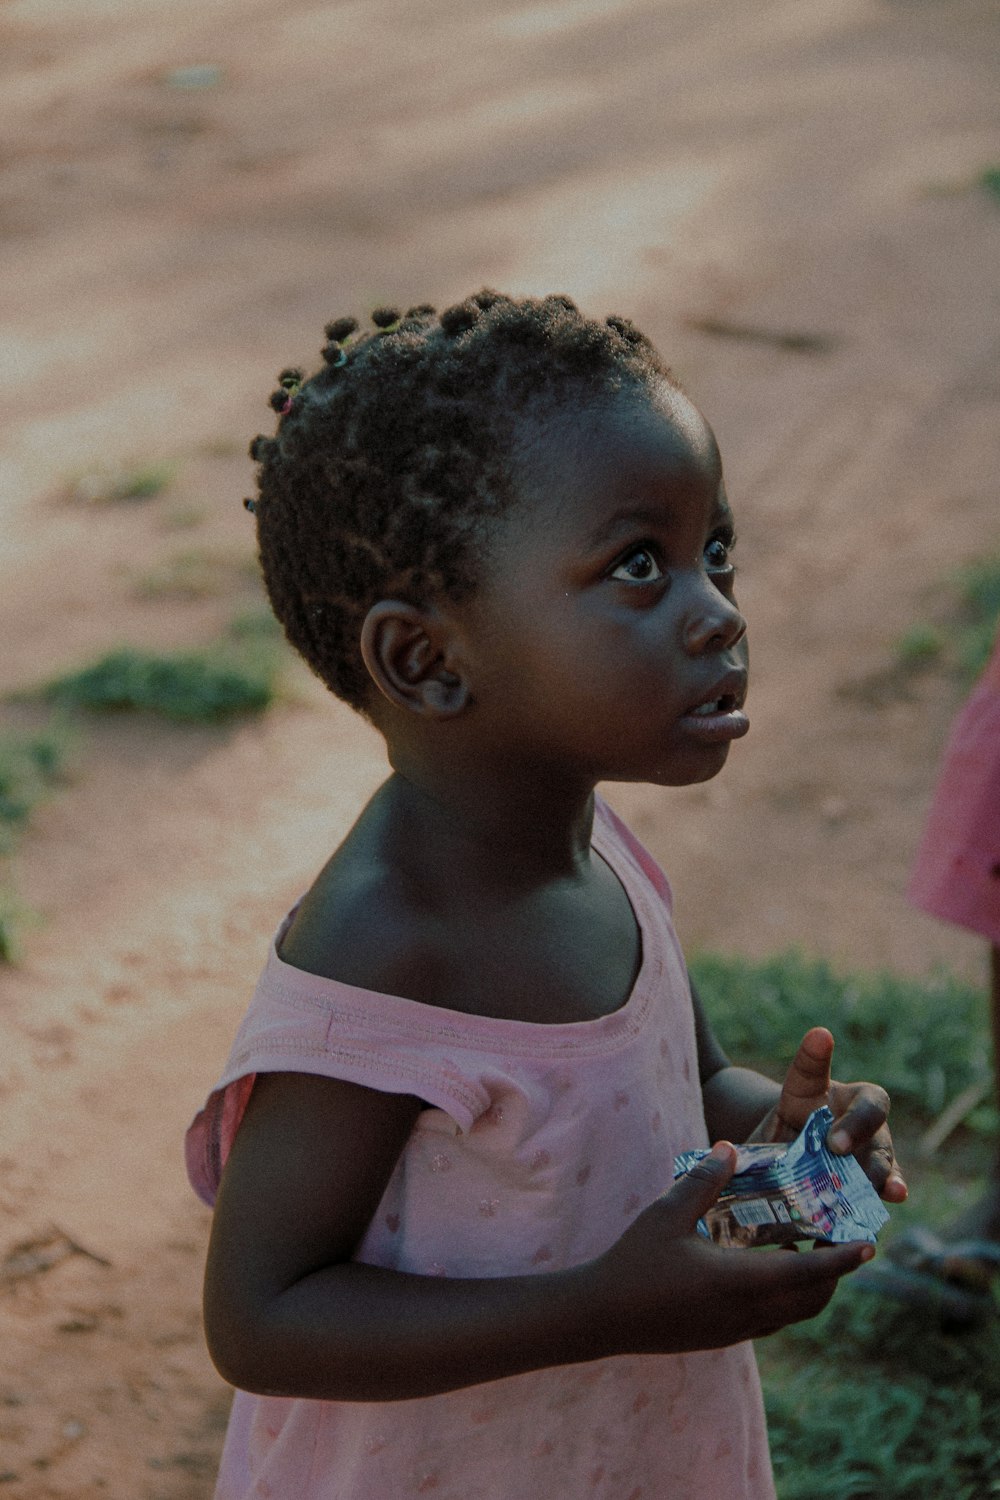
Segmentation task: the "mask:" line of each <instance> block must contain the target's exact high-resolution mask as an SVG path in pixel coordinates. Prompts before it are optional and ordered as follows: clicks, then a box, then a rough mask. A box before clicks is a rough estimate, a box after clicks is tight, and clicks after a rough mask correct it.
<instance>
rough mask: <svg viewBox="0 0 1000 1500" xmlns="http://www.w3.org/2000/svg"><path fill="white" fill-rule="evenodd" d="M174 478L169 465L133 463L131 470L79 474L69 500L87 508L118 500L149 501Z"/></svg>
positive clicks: (172, 470)
mask: <svg viewBox="0 0 1000 1500" xmlns="http://www.w3.org/2000/svg"><path fill="white" fill-rule="evenodd" d="M173 477H174V465H173V464H170V463H146V464H137V465H136V466H135V468H131V469H112V470H103V469H102V470H96V471H95V472H93V473H90V474H81V475H80V477H79V478H78V479H77V480H76V482H75V483H74V484H73V486H72V497H73V499H75V500H83V501H85V502H87V503H88V504H91V505H109V504H114V503H115V502H116V501H121V500H151V499H152V498H153V497H154V496H155V495H159V494H162V492H163V491H164V490H165V489H166V488H167V487H168V485H169V484H170V483H171V481H172V479H173Z"/></svg>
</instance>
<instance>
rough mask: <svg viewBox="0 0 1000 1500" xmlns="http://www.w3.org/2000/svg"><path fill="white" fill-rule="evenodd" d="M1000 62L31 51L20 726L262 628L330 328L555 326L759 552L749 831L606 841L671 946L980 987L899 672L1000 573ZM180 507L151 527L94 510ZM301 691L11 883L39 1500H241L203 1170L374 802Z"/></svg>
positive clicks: (120, 758) (735, 28) (240, 2)
mask: <svg viewBox="0 0 1000 1500" xmlns="http://www.w3.org/2000/svg"><path fill="white" fill-rule="evenodd" d="M997 55H998V50H997V28H996V12H995V8H994V6H993V5H992V3H991V0H837V3H833V0H745V3H743V4H741V5H739V6H733V5H731V4H729V3H726V0H566V3H563V4H555V3H550V4H527V3H522V4H515V3H513V0H511V3H501V4H499V5H493V6H490V7H486V6H482V5H470V4H468V3H460V0H368V3H365V4H362V3H360V0H351V3H343V4H337V5H326V6H324V5H317V4H312V3H309V0H285V3H284V4H282V5H277V6H275V5H271V4H264V3H262V0H220V3H217V4H215V5H212V6H210V7H207V8H206V7H205V6H204V5H201V4H196V3H194V0H144V3H143V4H141V5H131V6H128V7H124V6H122V5H120V4H116V3H114V0H73V3H72V4H70V3H68V0H9V3H7V4H6V5H5V6H4V8H3V10H2V11H0V76H2V86H3V98H4V102H5V106H6V108H5V110H4V119H3V121H2V123H0V153H2V159H3V163H4V167H5V172H4V183H3V187H2V191H0V238H2V241H3V248H4V277H3V282H2V286H0V298H2V299H3V303H4V313H5V322H6V340H5V344H6V356H5V361H4V364H3V367H2V369H0V403H2V408H3V422H4V427H3V430H4V446H3V453H2V455H0V481H2V501H0V504H2V507H3V509H2V515H3V551H2V554H0V590H2V598H3V601H4V641H5V650H4V652H3V654H2V657H0V689H2V690H8V689H14V688H21V687H24V686H26V685H28V684H31V683H33V682H36V681H38V680H40V679H42V678H44V677H46V676H48V675H51V674H53V673H55V672H58V671H61V670H63V669H65V668H67V667H69V666H72V665H75V664H78V663H82V662H84V661H87V660H89V659H92V658H93V657H94V656H95V655H96V654H97V653H98V652H101V651H103V650H105V649H107V648H109V647H111V646H113V645H117V644H120V643H122V642H126V641H127V642H130V643H134V644H140V645H147V646H153V645H156V646H164V645H179V644H193V643H196V642H200V641H203V640H206V639H208V638H209V637H210V636H211V635H212V633H213V632H214V631H216V630H217V629H218V628H219V627H220V626H221V625H222V624H224V623H225V622H226V621H227V620H228V619H230V618H231V617H232V615H233V613H234V612H235V611H236V609H238V608H240V607H243V606H245V605H246V603H247V602H248V601H251V602H252V601H253V600H255V599H256V598H257V597H258V596H257V591H256V585H255V584H254V583H253V581H252V579H251V578H250V576H249V574H248V571H247V566H246V564H247V562H248V560H249V559H250V557H251V552H252V544H251V537H250V526H249V523H248V521H247V518H246V516H245V515H244V512H243V510H242V507H241V505H240V500H241V497H242V495H243V494H244V492H245V490H246V487H247V484H248V481H249V465H248V461H247V460H246V459H245V458H244V457H243V453H244V451H245V445H246V441H247V439H248V437H249V436H250V435H251V434H252V433H253V432H254V431H256V430H257V428H258V426H260V425H263V426H265V427H266V426H267V425H268V422H269V420H270V414H269V413H268V412H267V409H266V407H265V401H266V397H267V395H268V393H269V391H270V389H271V379H272V376H273V374H274V371H276V370H277V369H278V368H280V366H281V365H283V364H285V363H287V362H289V361H292V360H304V361H309V360H310V359H311V358H312V357H313V355H312V353H311V351H315V350H317V349H318V346H319V343H320V341H321V328H322V324H323V322H324V321H325V320H326V319H328V318H330V317H332V316H335V315H339V314H342V313H346V312H348V311H363V310H364V309H365V308H366V307H370V306H371V305H373V304H374V303H375V302H376V301H379V300H390V299H391V300H393V301H396V300H398V301H401V302H403V303H404V304H405V303H407V302H408V301H423V300H426V299H431V300H437V301H438V302H439V303H441V302H445V301H447V300H454V299H456V298H458V297H460V296H462V295H464V294H465V293H467V292H468V291H469V290H472V289H473V288H475V287H477V286H479V285H482V284H483V283H489V284H494V285H499V286H503V287H505V288H509V289H512V290H523V291H531V292H541V291H546V290H553V289H561V290H566V291H569V292H570V293H572V294H573V295H575V296H576V297H577V299H578V300H579V301H580V302H581V303H582V304H583V305H584V306H585V307H586V308H587V309H588V310H589V311H593V312H595V313H603V312H608V311H613V310H614V311H622V312H625V313H627V314H629V315H630V316H632V317H634V318H635V319H636V321H637V322H639V323H640V325H641V326H642V327H644V328H645V329H646V330H647V331H648V332H649V333H650V334H651V335H652V336H653V337H654V338H655V339H656V341H657V342H658V343H659V345H660V347H661V348H662V349H664V350H665V351H669V355H670V358H671V360H672V362H673V364H674V367H675V369H676V370H677V372H678V373H679V374H680V376H681V377H682V379H683V380H684V381H685V383H686V384H687V385H688V386H689V388H690V389H691V391H692V393H693V394H694V395H695V396H696V398H697V399H698V400H699V402H700V403H701V405H702V406H703V408H704V409H705V411H706V412H707V413H708V415H709V417H710V419H711V420H712V421H713V423H714V425H715V427H716V430H717V432H718V435H719V439H720V442H721V445H722V449H723V454H724V456H725V458H726V462H727V468H728V478H729V489H730V495H731V497H732V499H733V501H734V505H735V507H736V510H737V514H738V517H739V519H740V523H741V543H740V556H741V560H742V565H743V580H742V593H741V601H742V602H743V604H744V606H745V608H746V610H747V612H748V614H749V616H750V620H751V628H752V637H753V643H754V644H753V651H754V679H755V682H754V691H753V696H752V705H751V706H752V714H753V730H752V733H751V735H750V737H749V738H748V740H747V741H746V742H745V743H743V744H741V745H739V746H738V747H736V749H735V751H734V753H733V755H732V757H731V764H730V766H729V767H728V768H727V770H726V771H725V773H724V774H723V776H722V777H721V778H720V779H719V780H718V781H717V782H713V783H710V784H708V785H706V786H703V787H698V788H692V789H689V790H685V791H681V792H676V793H665V792H662V791H656V790H653V789H650V788H645V787H636V788H615V789H613V791H612V797H613V800H614V801H615V802H616V803H617V805H619V806H620V807H621V808H622V809H624V810H625V811H626V813H627V814H628V815H629V816H630V817H631V819H632V821H633V823H634V825H635V826H636V828H637V830H638V832H639V833H640V835H641V836H642V837H643V838H645V839H646V840H647V842H648V843H649V844H650V845H651V846H652V847H653V849H654V850H655V852H656V853H657V854H658V855H659V856H660V857H661V858H662V860H663V861H664V863H665V864H666V866H667V868H668V870H669V871H670V874H671V876H672V878H673V880H674V883H675V886H676V888H677V890H678V912H679V922H680V926H681V929H682V935H683V936H684V938H685V939H686V940H687V941H688V943H689V944H692V945H715V946H719V947H724V948H728V949H735V950H739V951H743V952H746V953H749V954H761V953H765V952H770V951H773V950H775V949H780V948H784V947H786V946H788V945H790V944H800V945H802V946H804V947H806V948H807V949H810V950H813V951H817V952H821V953H825V954H828V955H830V956H831V957H833V958H834V959H836V960H838V961H842V962H850V963H852V964H859V965H882V964H889V965H892V966H893V967H895V968H898V969H901V970H905V971H908V972H923V971H926V970H927V969H929V968H930V967H932V966H933V965H934V964H936V963H941V962H943V963H946V964H949V965H951V966H953V967H955V968H957V969H959V970H960V971H962V972H963V973H966V974H968V975H971V976H973V977H978V976H980V975H981V973H982V956H981V954H980V952H979V946H978V945H977V944H976V943H975V942H974V941H973V940H972V939H970V938H967V937H965V936H963V935H962V934H960V933H957V932H952V931H949V930H947V929H945V928H943V927H939V926H938V925H936V924H935V923H933V922H931V921H928V920H925V919H923V918H921V917H919V916H918V915H916V914H915V913H913V912H912V911H910V910H909V909H908V908H907V906H906V905H905V902H904V900H903V896H902V890H903V887H904V884H905V879H906V873H907V869H908V865H909V862H910V860H911V858H912V855H913V851H914V847H915V843H916V840H917V837H918V833H919V829H920V826H921V820H922V817H923V814H924V811H925V808H926V803H927V798H928V795H929V790H930V787H931V784H932V779H933V773H934V766H935V763H936V760H937V757H938V755H939V753H940V749H941V746H942V743H943V739H944V735H945V733H946V729H947V724H948V721H949V718H950V716H951V714H952V712H953V711H954V708H955V706H956V704H957V702H958V700H959V695H960V689H959V687H958V686H957V685H956V683H955V682H954V681H953V680H951V679H950V678H948V677H947V676H945V675H944V674H941V673H930V674H926V675H923V676H921V677H919V678H916V679H913V680H912V681H910V682H908V683H902V682H901V681H900V680H899V679H898V678H896V677H894V676H893V674H892V673H891V672H888V671H887V667H888V665H889V663H890V662H891V660H892V648H893V642H894V641H895V640H896V639H897V638H898V637H899V635H900V634H901V633H902V632H903V631H904V630H905V629H906V628H907V627H908V626H909V625H911V624H912V623H913V622H914V621H917V620H922V619H929V618H933V617H934V616H935V615H936V614H938V613H940V612H941V611H942V610H944V609H946V607H947V597H948V595H947V588H946V585H947V581H948V579H949V578H950V577H951V575H952V574H953V572H954V570H955V568H956V567H958V566H959V565H961V564H963V563H965V562H967V561H968V560H970V559H972V558H975V557H976V556H978V555H980V554H981V553H982V552H983V551H984V550H986V549H987V548H988V547H989V546H990V545H991V544H992V545H993V546H995V538H996V499H995V491H994V476H995V473H996V467H997V465H996V451H995V433H996V413H995V401H996V397H997V394H998V377H997V371H998V369H1000V361H998V353H1000V349H998V337H997V332H996V330H997V327H998V323H997V318H996V313H997V302H998V291H997V284H996V278H995V274H994V268H995V266H996V262H997V250H998V237H1000V233H998V232H1000V208H998V205H997V204H996V202H995V201H994V200H991V199H990V197H989V196H988V195H987V194H986V193H985V192H984V191H983V190H982V189H980V188H978V187H977V186H976V181H977V178H978V176H979V174H980V173H981V171H982V170H983V168H984V167H986V166H989V165H991V164H992V163H994V162H996V161H997V160H998V158H1000V146H998V142H997V137H996V133H995V126H996V117H995V108H996V83H997V79H996V59H997ZM192 68H194V69H198V68H200V69H201V71H200V72H198V71H195V72H193V73H192V72H190V71H188V72H183V71H178V70H184V69H188V70H190V69H192ZM206 69H207V71H206ZM213 69H214V70H215V71H212V70H213ZM192 85H199V86H192ZM151 461H170V462H171V463H172V464H173V465H174V473H173V479H172V481H171V483H170V485H169V486H168V487H167V488H166V490H165V491H164V492H163V493H162V494H160V495H158V496H157V497H155V498H153V499H149V500H147V501H145V502H140V501H135V502H129V503H126V502H121V503H118V504H112V503H101V502H100V501H99V500H97V501H94V500H88V499H87V498H86V495H87V494H88V493H92V489H91V490H88V489H87V486H86V485H84V486H83V487H81V486H80V484H79V483H78V481H79V478H80V476H81V475H84V476H91V475H93V474H94V473H95V472H96V471H98V470H100V471H102V472H105V473H111V474H114V473H116V472H117V473H122V472H128V471H131V470H132V469H134V468H135V467H136V466H137V465H140V464H146V463H148V462H151ZM183 552H188V553H190V552H194V553H195V554H196V559H195V569H196V573H197V576H198V579H199V581H198V582H197V583H196V584H193V585H192V584H191V581H190V575H189V574H184V573H183V572H182V573H181V574H180V575H178V571H177V569H178V565H177V562H176V559H177V556H178V554H179V553H183ZM165 567H169V568H172V569H173V582H172V583H171V582H169V580H168V582H167V583H164V581H163V571H162V570H163V569H164V568H165ZM151 575H153V577H152V578H151ZM157 580H158V581H157ZM185 580H187V581H186V582H185ZM292 684H293V686H292V690H291V692H290V694H289V695H288V697H286V699H285V700H284V701H283V702H282V703H281V704H280V706H279V707H277V708H276V709H274V710H273V711H272V712H270V713H269V714H267V715H266V716H265V717H264V718H263V719H261V720H259V721H257V722H251V723H245V724H242V725H240V726H239V727H237V728H229V729H211V728H178V727H170V726H165V725H164V724H162V723H160V722H154V721H152V720H142V719H135V720H127V719H125V718H118V719H114V720H111V721H100V722H96V721H94V722H88V723H87V724H86V726H85V727H84V728H83V729H82V731H81V737H80V740H79V742H78V745H77V748H76V750H75V752H74V754H73V757H72V765H71V774H70V780H69V783H68V785H66V786H65V787H64V788H63V789H61V790H60V791H59V792H58V794H57V795H55V796H54V797H53V798H52V800H51V801H50V802H49V803H48V804H47V805H46V806H45V807H44V808H43V809H42V810H41V812H40V813H39V815H38V816H37V818H36V820H35V823H34V825H33V828H32V831H31V832H30V834H29V836H28V837H27V838H26V840H25V841H24V842H23V844H22V847H21V850H20V852H19V854H18V856H17V858H16V859H15V860H14V861H12V862H11V878H12V880H13V882H14V884H15V885H16V888H17V890H18V893H19V895H20V897H21V898H22V899H23V900H24V902H25V903H27V904H28V905H29V906H30V907H31V908H33V909H34V910H35V911H36V912H37V913H38V914H39V917H40V921H39V922H38V923H37V924H36V925H35V926H33V927H31V928H30V929H29V930H28V931H27V933H26V937H25V953H24V959H23V962H22V964H21V966H20V967H19V968H17V969H8V970H6V971H4V972H3V973H2V974H0V1100H2V1105H3V1136H2V1142H0V1152H2V1168H3V1171H2V1178H0V1261H3V1259H4V1257H8V1259H7V1261H6V1262H5V1269H4V1271H3V1273H2V1283H0V1328H2V1334H0V1490H2V1492H3V1493H4V1494H9V1495H10V1496H11V1497H16V1500H22V1497H24V1500H27V1497H31V1500H49V1497H74V1500H90V1497H97V1496H112V1497H115V1500H205V1497H208V1496H209V1495H210V1493H211V1486H212V1474H213V1471H214V1465H215V1461H216V1458H217V1454H218V1449H219V1445H220V1442H221V1434H222V1430H223V1425H224V1420H225V1412H226V1407H227V1400H228V1393H227V1390H226V1388H225V1387H224V1386H223V1384H222V1383H221V1381H220V1380H219V1379H218V1378H217V1376H216V1375H215V1374H214V1372H213V1371H212V1369H211V1367H210V1365H209V1362H208V1359H207V1356H206V1355H205V1353H204V1351H203V1348H202V1342H201V1336H200V1327H199V1306H198V1297H199V1278H200V1263H201V1257H202V1252H203V1248H204V1243H205V1236H206V1230H207V1213H206V1212H205V1210H204V1209H202V1207H201V1206H200V1205H199V1204H197V1203H196V1202H195V1200H194V1199H193V1197H192V1196H191V1194H190V1192H189V1190H188V1188H187V1186H186V1183H185V1179H184V1176H183V1169H182V1164H181V1155H180V1147H181V1137H182V1134H183V1130H184V1126H185V1124H186V1122H187V1120H188V1118H189V1117H190V1115H191V1114H192V1112H193V1111H194V1109H195V1108H196V1107H197V1106H198V1104H199V1102H200V1101H201V1099H202V1097H203V1095H204V1094H205V1092H206V1090H207V1089H208V1087H209V1086H210V1085H211V1083H212V1081H213V1077H214V1074H215V1072H216V1070H217V1068H218V1066H219V1065H220V1063H221V1061H222V1059H223V1057H224V1055H225V1052H226V1050H227V1048H228V1042H229V1038H230V1036H231V1034H232V1031H233V1029H234V1027H235V1025H236V1023H237V1020H238V1018H239V1016H240V1013H241V1011H242V1009H243V1007H244V1005H245V1003H246V1000H247V997H248V993H249V989H250V986H251V984H252V982H253V978H254V975H255V972H256V970H257V968H258V966H259V964H260V962H261V959H262V955H263V951H264V946H265V944H266V941H267V938H268V935H269V933H270V931H271V929H272V928H273V926H274V925H275V923H276V921H277V920H278V918H279V917H280V915H281V914H282V912H283V911H284V909H285V907H286V906H287V904H288V903H289V902H290V900H291V899H292V898H293V897H294V896H295V894H296V893H297V892H298V891H299V890H300V889H301V888H302V887H303V886H304V885H305V884H306V883H307V882H308V880H309V879H310V876H311V874H312V872H313V871H314V870H315V869H316V867H317V866H318V865H319V864H320V862H321V861H322V860H323V859H324V858H325V856H326V854H327V853H328V852H329V850H330V848H331V847H332V846H333V845H334V843H335V842H336V841H337V839H338V837H339V835H340V834H341V832H342V831H343V830H344V828H345V827H346V826H347V824H348V823H349V821H350V819H351V817H352V815H353V813H354V812H355V810H356V809H357V807H358V806H359V804H360V801H361V799H362V798H363V797H364V796H365V794H366V793H367V792H368V791H369V790H370V789H371V788H373V787H374V786H375V785H376V784H377V782H378V780H379V779H380V777H381V776H382V774H383V769H384V763H383V759H382V756H381V753H380V749H379V746H378V745H377V744H376V742H375V741H374V739H373V737H372V735H371V734H370V733H369V732H368V731H367V730H366V729H365V728H364V726H362V725H361V724H360V723H359V722H358V721H356V720H355V719H354V718H353V717H352V716H351V715H350V714H349V713H348V712H347V711H346V710H344V709H342V708H341V707H339V706H338V705H336V704H335V703H333V702H332V701H329V700H328V699H327V698H326V696H325V695H324V694H323V693H322V692H321V691H320V690H319V688H318V687H317V686H316V685H315V684H314V683H312V681H311V680H310V679H308V678H307V677H306V675H305V674H304V673H301V672H300V673H299V674H298V675H295V674H293V677H292ZM31 719H32V711H31V710H28V709H26V708H24V707H16V706H8V707H7V708H5V709H4V710H3V712H2V715H0V728H2V727H4V726H13V725H16V724H20V723H23V722H27V721H31ZM817 1019H818V1020H822V1017H817ZM25 1246H27V1247H28V1248H27V1249H25V1248H24V1247H25ZM74 1246H76V1247H78V1248H76V1249H74V1248H73V1247H74ZM19 1252H20V1253H21V1258H20V1259H13V1260H12V1259H10V1258H9V1257H11V1256H14V1255H15V1254H16V1253H19ZM82 1252H89V1253H82ZM95 1257H96V1258H95Z"/></svg>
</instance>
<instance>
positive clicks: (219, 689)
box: [42, 612, 282, 723]
mask: <svg viewBox="0 0 1000 1500" xmlns="http://www.w3.org/2000/svg"><path fill="white" fill-rule="evenodd" d="M262 613H263V612H261V614H262ZM250 619H253V620H254V621H255V624H254V625H253V626H251V625H250V624H249V623H248V621H249V620H250ZM281 656H282V653H281V650H280V648H279V643H278V640H277V638H276V635H275V631H274V630H273V629H272V628H271V627H270V626H264V625H263V624H262V623H261V622H260V621H259V620H258V619H257V616H256V614H254V615H253V616H251V617H247V616H239V617H238V618H237V619H236V620H235V621H234V622H233V624H232V626H231V627H230V629H229V631H228V632H227V634H226V635H225V636H223V637H221V638H220V639H219V640H217V641H216V642H214V643H213V644H212V645H211V646H208V647H205V648H203V649H202V650H200V651H178V652H173V653H158V652H153V651H139V650H136V649H135V648H134V647H130V646H125V647H122V648H121V649H120V650H117V651H112V652H109V653H108V654H107V655H106V656H103V657H101V658H100V660H98V661H96V662H94V663H93V664H92V665H91V666H89V667H84V668H83V669H82V670H80V671H77V672H69V673H66V674H65V675H64V676H61V677H58V678H56V679H54V680H53V681H52V682H49V683H48V684H47V685H46V686H45V688H44V689H43V690H42V692H43V694H44V696H45V697H47V698H49V699H50V700H52V701H53V702H55V703H58V704H60V705H61V706H63V707H66V708H74V709H90V710H94V711H99V712H113V711H122V710H126V709H142V710H146V711H147V712H150V713H155V714H160V715H161V716H162V717H164V718H167V719H174V720H178V721H185V722H189V723H197V722H202V723H211V722H215V721H219V720H224V719H231V718H235V717H237V716H239V715H242V714H256V713H261V712H263V710H264V709H266V708H268V707H269V706H270V704H271V703H272V702H273V701H274V698H275V696H276V693H277V689H278V675H279V671H280V666H281Z"/></svg>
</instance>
